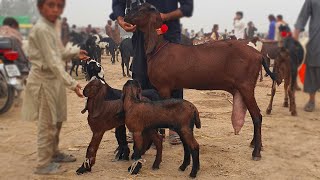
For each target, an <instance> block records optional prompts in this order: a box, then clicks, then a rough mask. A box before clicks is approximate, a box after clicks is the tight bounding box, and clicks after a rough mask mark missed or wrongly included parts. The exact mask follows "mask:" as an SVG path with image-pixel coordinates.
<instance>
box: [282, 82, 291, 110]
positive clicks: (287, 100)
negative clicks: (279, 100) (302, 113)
mask: <svg viewBox="0 0 320 180" xmlns="http://www.w3.org/2000/svg"><path fill="white" fill-rule="evenodd" d="M289 85H290V79H289V78H285V79H284V102H283V107H289V98H288V94H289Z"/></svg>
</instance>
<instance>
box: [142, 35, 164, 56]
mask: <svg viewBox="0 0 320 180" xmlns="http://www.w3.org/2000/svg"><path fill="white" fill-rule="evenodd" d="M148 41H149V40H148V39H145V43H148ZM167 42H168V41H167V40H165V39H164V37H163V35H159V36H158V37H157V43H156V46H155V47H154V49H153V51H152V52H151V53H149V54H147V58H148V59H150V58H151V57H152V56H153V55H155V53H157V51H158V49H159V48H161V46H162V45H163V44H164V43H167Z"/></svg>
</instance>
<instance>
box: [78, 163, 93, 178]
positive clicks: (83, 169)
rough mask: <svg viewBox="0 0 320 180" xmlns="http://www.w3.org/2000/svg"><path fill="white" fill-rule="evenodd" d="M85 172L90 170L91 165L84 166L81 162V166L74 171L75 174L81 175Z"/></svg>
mask: <svg viewBox="0 0 320 180" xmlns="http://www.w3.org/2000/svg"><path fill="white" fill-rule="evenodd" d="M87 172H91V167H90V166H89V167H85V165H84V163H82V166H81V167H79V169H78V170H77V171H76V173H77V175H81V174H84V173H87Z"/></svg>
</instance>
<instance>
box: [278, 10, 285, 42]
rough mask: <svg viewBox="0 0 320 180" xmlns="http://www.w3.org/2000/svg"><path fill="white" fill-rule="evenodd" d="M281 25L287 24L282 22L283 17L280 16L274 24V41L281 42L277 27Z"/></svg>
mask: <svg viewBox="0 0 320 180" xmlns="http://www.w3.org/2000/svg"><path fill="white" fill-rule="evenodd" d="M281 25H283V26H285V25H287V23H286V22H285V21H284V20H283V16H282V15H278V16H277V23H276V34H275V40H276V41H281V40H282V38H281V35H280V31H279V27H280V26H281Z"/></svg>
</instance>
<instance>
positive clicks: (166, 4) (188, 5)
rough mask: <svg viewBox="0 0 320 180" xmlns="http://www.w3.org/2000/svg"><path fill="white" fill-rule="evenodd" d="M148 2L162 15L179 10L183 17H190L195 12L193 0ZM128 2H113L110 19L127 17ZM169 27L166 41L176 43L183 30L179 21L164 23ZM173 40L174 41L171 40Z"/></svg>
mask: <svg viewBox="0 0 320 180" xmlns="http://www.w3.org/2000/svg"><path fill="white" fill-rule="evenodd" d="M146 2H148V3H150V4H152V5H154V6H155V7H156V8H157V9H158V11H160V12H161V13H170V12H172V11H175V10H177V9H178V4H180V7H179V9H180V10H181V11H182V13H183V16H186V17H190V16H191V15H192V12H193V0H146ZM125 8H126V0H112V10H113V12H112V14H111V15H110V18H111V19H112V20H116V19H117V17H119V16H122V17H124V15H125ZM164 23H165V24H167V26H168V27H169V29H168V32H167V33H166V34H165V39H167V40H169V41H176V40H174V39H176V37H180V34H181V28H180V21H179V19H176V20H172V21H167V22H164ZM171 39H172V40H171Z"/></svg>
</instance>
